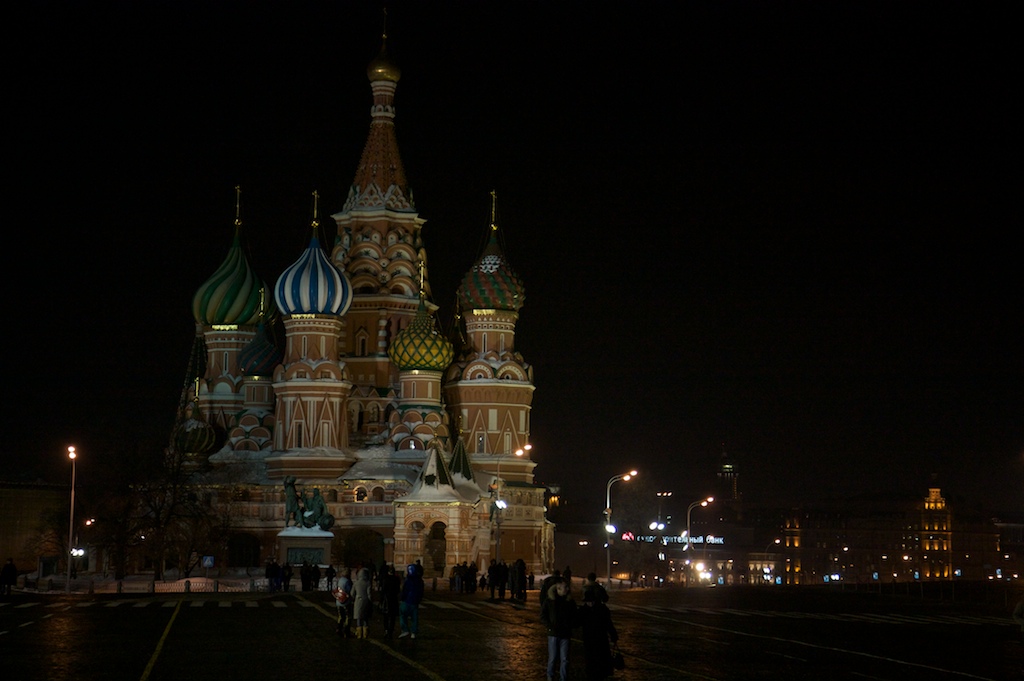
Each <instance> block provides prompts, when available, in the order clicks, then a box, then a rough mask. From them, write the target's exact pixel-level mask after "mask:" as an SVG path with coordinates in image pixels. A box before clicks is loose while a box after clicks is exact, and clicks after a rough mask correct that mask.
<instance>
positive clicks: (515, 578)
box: [448, 558, 535, 603]
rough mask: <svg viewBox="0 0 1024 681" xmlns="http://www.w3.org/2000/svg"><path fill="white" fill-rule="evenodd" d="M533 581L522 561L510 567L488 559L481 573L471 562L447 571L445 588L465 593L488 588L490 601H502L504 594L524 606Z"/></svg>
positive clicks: (532, 576) (524, 562) (460, 564)
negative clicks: (487, 563)
mask: <svg viewBox="0 0 1024 681" xmlns="http://www.w3.org/2000/svg"><path fill="white" fill-rule="evenodd" d="M534 579H535V578H534V574H533V571H532V570H531V571H527V569H526V561H524V560H523V559H522V558H518V559H517V560H516V561H515V562H514V563H512V564H511V565H509V564H508V563H506V562H505V561H503V560H501V561H499V560H495V559H492V560H491V563H490V565H488V566H487V569H486V570H484V571H481V570H480V569H479V567H477V564H476V562H475V561H474V562H468V561H462V562H461V563H456V564H455V565H453V566H452V567H451V569H450V570H449V571H448V589H449V590H450V591H451V592H453V593H465V594H472V593H476V592H477V590H478V589H479V590H480V591H487V590H488V589H489V590H490V594H491V599H492V600H499V601H503V600H505V598H506V595H508V596H509V597H510V598H511V599H512V600H516V601H520V602H523V603H525V602H526V593H527V591H529V590H531V589H533V585H534Z"/></svg>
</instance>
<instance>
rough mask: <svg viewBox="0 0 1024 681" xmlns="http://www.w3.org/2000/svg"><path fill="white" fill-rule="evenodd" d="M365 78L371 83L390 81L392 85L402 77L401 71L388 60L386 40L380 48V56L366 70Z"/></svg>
mask: <svg viewBox="0 0 1024 681" xmlns="http://www.w3.org/2000/svg"><path fill="white" fill-rule="evenodd" d="M366 77H367V78H369V79H370V82H371V83H372V82H373V81H375V80H390V81H391V82H392V83H397V82H398V79H399V78H401V77H402V70H401V69H400V68H398V67H397V66H395V65H394V64H392V63H391V60H390V59H388V47H387V38H385V40H384V43H383V44H382V45H381V46H380V54H378V55H377V58H376V59H374V60H373V61H371V62H370V65H369V66H368V67H367V68H366Z"/></svg>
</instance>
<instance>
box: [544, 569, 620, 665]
mask: <svg viewBox="0 0 1024 681" xmlns="http://www.w3.org/2000/svg"><path fill="white" fill-rule="evenodd" d="M566 572H567V573H569V575H568V578H566V575H565V574H564V573H562V572H560V571H558V570H555V571H554V573H552V575H551V576H550V577H548V578H547V579H545V580H544V583H543V584H542V586H541V592H540V602H541V611H540V612H541V614H540V618H541V621H542V622H543V623H544V624H545V626H546V627H547V634H548V665H547V678H548V681H554V679H555V673H556V672H557V674H558V678H559V679H560V681H568V679H569V648H570V643H571V642H572V632H573V629H577V628H578V629H580V630H581V633H582V635H583V659H584V665H585V668H586V677H587V679H588V681H596V680H598V679H605V678H607V677H609V676H611V675H612V674H613V673H614V671H615V670H614V668H613V665H612V646H613V645H615V644H616V643H617V642H618V640H619V633H618V631H617V630H616V629H615V624H614V623H613V622H612V615H611V610H609V609H608V605H607V603H608V592H607V591H606V590H605V588H604V587H603V586H601V585H600V584H599V583H598V582H597V575H596V574H594V573H593V572H591V573H590V574H588V575H587V579H586V581H584V582H583V599H582V603H581V604H579V605H577V603H576V601H575V599H574V598H573V594H572V574H571V572H570V571H569V570H568V568H567V569H566Z"/></svg>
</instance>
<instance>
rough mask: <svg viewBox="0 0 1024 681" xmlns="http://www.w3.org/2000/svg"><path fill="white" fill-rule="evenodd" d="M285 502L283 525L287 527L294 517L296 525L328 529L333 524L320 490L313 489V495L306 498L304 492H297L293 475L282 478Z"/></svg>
mask: <svg viewBox="0 0 1024 681" xmlns="http://www.w3.org/2000/svg"><path fill="white" fill-rule="evenodd" d="M284 491H285V504H284V526H285V527H288V526H289V525H290V523H291V521H292V519H293V518H294V520H295V526H296V527H303V528H305V527H319V528H320V529H321V530H329V529H330V528H331V527H332V526H333V525H334V516H333V515H331V514H330V513H328V512H327V502H325V501H324V498H323V497H322V496H320V490H319V489H314V490H313V496H312V497H310V498H309V499H306V495H305V492H303V493H302V494H299V492H298V491H297V490H296V489H295V476H292V475H289V476H288V477H286V478H285V479H284Z"/></svg>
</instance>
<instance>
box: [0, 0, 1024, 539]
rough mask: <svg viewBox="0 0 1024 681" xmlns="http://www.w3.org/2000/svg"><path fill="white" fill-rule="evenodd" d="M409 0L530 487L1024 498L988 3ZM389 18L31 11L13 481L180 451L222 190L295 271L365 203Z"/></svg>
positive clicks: (1005, 178) (12, 328)
mask: <svg viewBox="0 0 1024 681" xmlns="http://www.w3.org/2000/svg"><path fill="white" fill-rule="evenodd" d="M979 5H980V6H979ZM388 6H389V10H388V12H389V13H388V34H389V41H388V44H389V49H390V52H391V54H392V56H393V58H394V60H395V61H396V62H397V64H398V65H399V66H400V67H401V69H402V78H401V82H400V83H399V86H398V92H397V96H396V106H397V113H398V117H397V120H396V124H397V134H398V140H399V146H400V149H401V153H402V157H403V160H404V163H405V169H406V173H407V176H408V177H409V180H410V183H411V185H412V187H413V191H414V197H415V201H416V207H417V209H418V211H419V213H420V216H421V217H423V218H425V219H426V220H427V223H426V227H425V228H424V241H425V245H426V248H427V252H428V258H429V269H430V278H431V283H432V287H433V291H434V297H435V302H437V303H438V304H439V305H440V306H441V311H440V312H441V315H440V316H441V320H440V321H441V323H442V326H443V327H444V328H447V327H448V325H449V324H450V316H451V303H452V301H453V300H454V291H455V287H456V286H457V284H458V282H459V280H460V279H461V277H462V275H463V274H464V273H465V272H466V271H467V270H468V268H469V267H470V265H471V264H472V263H473V261H474V260H475V259H476V258H477V256H478V255H479V251H480V249H481V248H482V246H483V239H484V238H485V236H486V229H487V225H488V223H489V219H490V197H489V192H490V191H491V190H492V189H493V190H495V191H497V195H498V203H497V207H498V224H499V227H500V228H501V230H502V232H503V234H504V244H505V249H506V254H507V256H508V257H509V259H510V261H511V262H512V264H513V266H514V267H515V269H516V270H517V271H518V272H519V273H520V275H521V276H522V278H523V279H524V281H525V284H526V290H527V294H526V304H525V306H524V308H523V310H522V312H521V319H520V322H519V325H518V327H517V344H518V349H519V350H520V351H521V352H522V354H523V355H524V357H525V358H526V360H527V361H529V362H531V363H532V364H533V365H534V367H535V375H536V386H537V390H536V393H535V398H534V410H533V432H532V441H533V445H534V450H533V452H532V453H533V456H534V459H535V460H536V461H537V462H538V464H539V465H538V467H537V469H536V476H537V479H538V480H539V481H541V482H546V483H561V485H562V491H563V496H564V498H565V499H566V501H567V502H568V503H569V505H570V507H571V508H572V509H574V510H575V512H576V513H577V514H578V515H579V517H580V518H582V519H594V520H596V519H598V518H599V514H600V512H601V509H602V508H603V507H604V494H605V483H606V481H607V479H608V478H609V477H610V476H612V475H614V474H617V473H621V472H623V471H624V470H627V469H628V468H630V467H636V468H638V469H640V470H641V471H642V473H643V475H645V476H651V477H652V478H656V479H657V480H658V485H659V487H661V488H663V489H670V490H673V491H674V492H675V497H674V498H678V499H679V500H680V502H681V505H684V506H685V501H686V500H687V499H696V498H699V497H701V496H703V495H704V494H706V493H707V491H708V490H709V488H710V484H711V481H712V479H713V477H714V472H715V470H716V469H717V466H718V465H719V463H720V462H721V455H722V452H723V451H725V452H727V453H728V455H729V457H730V459H731V460H732V461H733V462H734V463H735V464H736V466H737V468H738V470H739V473H740V488H741V490H742V492H743V494H744V497H745V499H746V500H747V501H750V502H752V503H770V504H797V503H805V502H813V501H816V500H819V499H823V498H827V497H836V496H845V495H853V494H860V493H867V492H881V493H899V494H906V493H909V494H913V495H915V496H922V495H923V494H924V493H925V491H926V486H927V485H928V482H929V480H930V479H931V476H932V474H935V475H937V476H938V477H937V478H936V479H937V480H938V481H939V482H940V484H941V485H942V487H943V490H944V492H945V493H946V494H947V497H951V498H956V499H962V500H963V501H964V502H965V503H968V504H971V505H973V506H977V507H980V508H983V509H988V510H992V511H997V512H1019V511H1021V509H1022V507H1024V505H1022V504H1021V502H1020V497H1021V495H1020V492H1021V490H1022V489H1024V353H1022V347H1024V339H1022V336H1024V323H1022V317H1024V315H1022V314H1021V313H1022V306H1024V267H1022V266H1021V261H1022V258H1021V255H1022V252H1024V249H1022V247H1021V246H1020V245H1019V241H1020V238H1021V226H1022V222H1021V212H1020V188H1021V174H1020V161H1019V158H1020V134H1019V129H1020V128H1019V123H1018V121H1019V120H1020V119H1021V118H1022V116H1021V111H1020V106H1019V104H1018V103H1017V100H1018V95H1019V90H1020V82H1021V78H1020V76H1021V74H1020V71H1019V67H1014V66H1012V65H1013V64H1014V63H1017V61H1018V60H1017V57H1019V54H1016V52H1017V50H1014V49H1012V47H1013V46H1015V45H1017V44H1018V39H1017V37H1016V36H1014V35H1011V28H1010V27H1011V25H1012V24H1013V23H1014V22H1012V21H1010V17H1009V16H1006V15H1004V14H1003V10H1001V9H1000V6H999V5H998V3H996V4H992V3H966V2H965V3H962V4H948V3H891V2H888V3H877V4H876V3H831V2H830V3H817V2H816V3H800V2H774V1H768V2H724V3H717V2H715V3H688V2H664V3H655V2H647V3H645V2H630V3H552V2H546V3H530V2H505V3H500V2H474V3H460V2H445V3H439V2H433V3H428V2H415V3H413V2H406V3H389V5H388ZM382 27H383V14H382V11H381V5H380V4H379V3H342V2H278V3H261V2H213V3H205V2H204V3H199V2H145V3H138V2H106V3H81V2H38V3H32V9H31V10H30V15H29V16H24V17H23V18H21V19H20V20H19V21H16V22H12V24H11V26H10V30H11V31H12V32H14V33H16V35H15V36H14V37H13V41H14V50H13V52H12V54H16V55H19V56H18V58H17V59H16V60H15V61H13V62H10V63H9V64H8V72H9V73H8V75H9V76H10V79H9V83H8V88H7V92H6V95H5V98H4V99H5V100H6V104H5V107H4V108H5V109H6V110H7V111H6V112H7V114H8V116H11V115H12V114H13V121H14V123H13V124H11V123H10V122H9V123H8V128H7V130H8V145H9V149H13V151H14V153H13V154H10V153H9V155H8V159H9V163H8V175H10V174H11V173H12V172H13V174H14V177H9V178H8V181H7V190H8V192H7V195H8V207H9V217H8V231H7V234H8V245H7V247H6V248H5V249H4V254H3V258H4V264H5V271H6V272H7V273H8V285H7V290H8V306H9V307H10V308H11V310H10V312H11V313H10V314H8V317H7V319H8V321H7V337H8V344H7V346H6V347H7V348H8V351H7V355H8V358H9V361H8V367H7V376H8V383H7V391H6V392H7V397H6V398H5V400H4V404H5V405H6V413H7V417H8V419H7V423H8V425H9V428H8V429H7V436H6V437H5V438H3V441H2V445H0V461H2V473H0V478H3V479H25V478H30V477H31V476H34V475H41V476H44V477H51V478H52V479H55V480H58V481H63V480H64V476H65V475H66V473H67V468H68V467H67V463H66V459H65V458H64V452H65V449H66V446H67V445H68V444H75V445H77V446H78V447H79V450H80V451H81V453H82V459H81V462H80V464H79V476H80V477H79V480H80V481H82V482H87V481H88V479H89V477H90V475H92V476H93V477H95V475H96V473H97V472H98V468H94V467H98V466H102V465H104V454H103V452H104V451H105V450H106V449H107V448H108V447H109V446H111V444H110V443H118V444H120V445H124V444H125V443H131V442H140V443H149V442H153V443H156V445H157V446H159V445H160V444H162V443H164V442H166V439H167V437H168V434H169V431H170V428H171V427H172V425H173V420H174V411H175V407H176V404H177V400H178V397H179V394H180V390H181V385H182V381H183V380H184V377H185V371H186V365H187V361H188V357H189V351H190V348H191V341H192V336H193V333H194V328H193V321H192V318H191V299H192V295H193V293H194V292H195V290H196V289H197V288H198V287H199V285H200V284H202V283H203V282H204V281H205V280H206V278H207V277H208V276H209V275H210V274H212V273H213V271H214V270H215V269H216V268H217V266H218V265H219V264H220V262H221V261H222V260H223V258H224V257H225V255H226V254H227V250H228V248H229V246H230V242H231V234H232V229H233V227H232V225H233V221H234V217H235V214H234V211H235V205H234V204H235V194H234V186H235V185H236V184H238V185H241V187H242V220H243V225H244V226H243V233H244V240H245V244H246V248H247V250H248V251H249V252H250V255H251V258H252V262H253V263H254V266H255V267H256V269H257V271H258V272H259V273H260V274H261V276H262V277H263V278H264V279H265V280H267V281H268V282H271V283H272V282H273V281H275V280H276V278H277V276H278V275H279V274H280V272H281V271H282V270H283V269H284V268H285V267H287V266H288V265H289V264H290V263H291V262H293V261H294V260H295V258H297V257H298V255H299V253H300V252H301V250H302V249H303V248H304V247H305V246H306V244H307V243H308V235H309V230H308V225H309V222H310V218H311V207H312V199H311V192H312V191H313V190H317V191H318V192H319V193H320V195H321V204H320V205H321V210H322V214H323V215H325V216H326V215H329V214H330V213H333V212H337V211H338V210H340V209H341V207H342V204H343V202H344V199H345V196H346V194H347V190H348V186H349V184H350V183H351V181H352V178H353V176H354V173H355V169H356V165H357V163H358V160H359V154H360V152H361V150H362V147H363V144H364V142H365V139H366V133H367V130H368V127H369V107H370V102H371V97H370V90H369V84H368V82H367V80H366V75H365V70H366V65H367V64H368V63H369V61H370V60H371V59H372V58H373V57H374V56H375V55H376V53H377V50H378V48H379V45H380V34H381V31H382ZM9 120H11V119H9ZM12 207H13V214H12V211H11V210H10V208H12ZM12 217H13V218H14V219H13V220H12ZM325 222H328V223H329V222H330V221H329V220H327V221H325ZM331 234H332V235H333V232H332V233H331ZM620 493H625V492H624V489H623V488H616V494H620Z"/></svg>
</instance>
